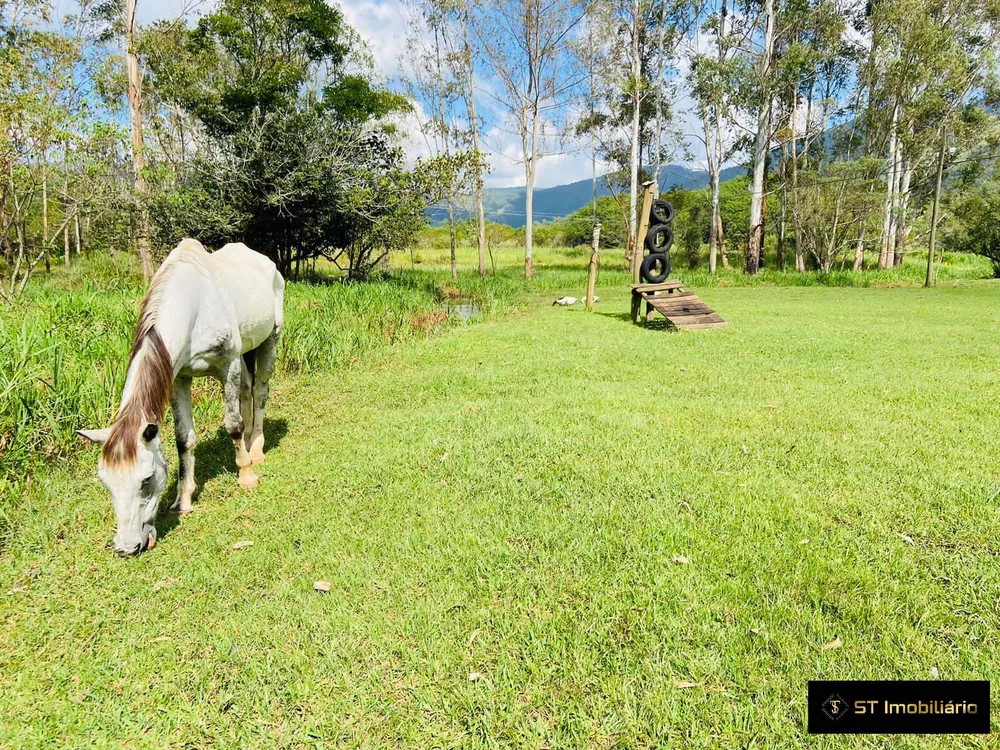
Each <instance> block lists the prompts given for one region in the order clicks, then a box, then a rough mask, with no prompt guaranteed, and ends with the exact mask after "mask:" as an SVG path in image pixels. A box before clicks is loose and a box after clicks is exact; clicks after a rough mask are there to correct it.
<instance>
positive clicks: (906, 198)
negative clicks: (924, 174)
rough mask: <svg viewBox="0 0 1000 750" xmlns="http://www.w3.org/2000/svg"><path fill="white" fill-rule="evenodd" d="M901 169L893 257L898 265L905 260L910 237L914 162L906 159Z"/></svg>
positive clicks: (893, 260) (893, 261)
mask: <svg viewBox="0 0 1000 750" xmlns="http://www.w3.org/2000/svg"><path fill="white" fill-rule="evenodd" d="M900 171H901V173H902V177H901V179H900V184H899V197H898V199H897V201H896V203H897V205H898V207H899V211H898V218H897V220H896V240H895V252H894V254H893V259H892V264H893V265H894V266H898V265H900V264H901V263H902V262H903V254H904V253H905V252H906V241H907V239H909V237H910V217H909V210H910V180H911V178H912V177H913V162H911V161H910V160H909V159H906V160H905V161H904V162H903V166H902V169H901V170H900Z"/></svg>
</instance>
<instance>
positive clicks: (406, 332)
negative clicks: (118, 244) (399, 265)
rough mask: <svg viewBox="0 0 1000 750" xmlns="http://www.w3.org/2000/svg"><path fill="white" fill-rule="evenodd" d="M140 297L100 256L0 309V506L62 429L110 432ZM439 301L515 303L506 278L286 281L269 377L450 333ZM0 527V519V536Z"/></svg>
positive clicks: (57, 444)
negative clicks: (274, 371)
mask: <svg viewBox="0 0 1000 750" xmlns="http://www.w3.org/2000/svg"><path fill="white" fill-rule="evenodd" d="M144 289H145V285H144V284H143V282H142V280H141V278H139V277H138V276H137V275H136V273H135V269H134V261H133V260H132V259H131V258H127V257H125V256H118V257H117V258H107V257H102V258H97V259H95V260H93V261H80V262H77V263H76V264H75V265H74V266H72V267H71V268H70V269H63V268H61V267H57V268H56V272H55V273H53V274H52V275H51V276H50V277H46V276H44V275H39V276H38V277H37V278H36V279H35V280H34V281H33V283H32V284H31V286H30V287H29V292H28V294H27V296H26V298H25V299H24V300H23V301H22V302H21V303H20V304H18V305H17V306H15V307H13V308H6V307H0V353H2V354H0V498H3V497H11V496H12V495H13V494H15V493H16V491H17V490H18V488H19V486H20V485H21V484H22V483H23V482H24V481H25V479H26V478H27V477H28V476H30V474H31V472H32V471H33V470H35V469H37V468H38V467H40V466H42V465H44V464H46V463H51V462H53V461H55V462H58V461H60V460H63V459H65V458H66V457H67V456H68V455H70V454H71V452H72V450H73V449H74V446H75V445H76V444H77V443H76V439H75V438H74V435H73V433H74V430H76V429H78V428H80V427H84V426H95V425H104V424H107V423H108V422H110V420H111V418H112V417H113V416H114V413H115V411H116V409H117V406H118V400H119V398H120V394H121V389H122V385H123V382H124V378H125V369H126V366H127V360H128V352H129V347H130V339H131V334H132V327H133V325H134V323H135V315H136V311H137V309H138V306H139V302H140V301H141V299H142V295H143V293H144ZM449 295H450V296H457V297H462V298H463V299H467V300H469V301H470V302H471V303H473V304H474V305H476V307H477V308H478V309H479V311H480V315H481V316H482V317H488V316H489V315H491V314H494V313H497V312H501V311H505V310H508V309H510V308H512V307H513V306H515V305H517V304H519V303H520V302H521V301H522V299H523V297H522V288H521V285H519V284H517V283H511V282H510V281H509V280H508V279H506V278H501V279H488V280H485V281H483V280H480V279H479V278H478V277H475V278H473V277H471V276H468V277H463V278H462V279H460V280H459V281H457V282H455V283H449V284H448V285H447V287H445V286H442V285H440V284H438V282H437V281H436V280H435V279H434V278H431V277H429V276H427V275H425V276H422V277H421V276H419V275H412V274H410V275H406V274H397V275H393V276H389V277H385V278H382V279H378V280H373V281H370V282H366V283H359V284H341V283H336V282H333V281H332V280H330V279H324V278H320V279H319V280H318V281H315V282H310V283H299V282H292V283H290V284H289V285H288V290H287V298H286V319H287V325H286V329H285V336H284V338H283V341H282V346H281V355H280V358H279V364H278V368H279V374H280V375H286V374H292V373H296V374H299V373H315V372H320V371H334V370H338V369H340V368H342V367H344V366H345V365H350V364H353V363H356V362H358V361H361V360H363V359H366V358H369V357H377V356H380V355H381V353H383V352H384V351H386V350H387V349H388V348H389V347H391V346H393V345H395V344H398V343H400V342H403V341H407V340H410V339H412V338H419V337H422V336H426V335H428V334H429V333H433V332H435V331H438V330H440V329H441V328H443V327H446V326H448V325H454V324H455V322H456V321H455V320H454V319H449V318H448V316H447V315H446V313H445V310H444V309H443V308H442V303H443V302H444V301H445V299H446V297H448V296H449ZM198 388H199V389H200V390H201V391H202V392H204V391H205V390H206V389H213V388H214V386H213V385H211V384H206V383H204V382H200V383H199V386H198ZM3 513H4V502H3V501H2V500H0V519H2V517H3ZM2 527H3V522H2V520H0V537H2Z"/></svg>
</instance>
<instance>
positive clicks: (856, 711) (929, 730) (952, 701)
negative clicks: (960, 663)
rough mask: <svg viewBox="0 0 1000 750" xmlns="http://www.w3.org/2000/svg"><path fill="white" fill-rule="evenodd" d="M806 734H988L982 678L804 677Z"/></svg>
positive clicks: (987, 691)
mask: <svg viewBox="0 0 1000 750" xmlns="http://www.w3.org/2000/svg"><path fill="white" fill-rule="evenodd" d="M808 706H809V713H808V722H809V723H808V727H809V734H989V733H990V683H989V681H988V680H906V681H904V680H900V681H892V680H810V681H809V702H808Z"/></svg>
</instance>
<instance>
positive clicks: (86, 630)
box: [0, 256, 1000, 748]
mask: <svg viewBox="0 0 1000 750" xmlns="http://www.w3.org/2000/svg"><path fill="white" fill-rule="evenodd" d="M574 257H575V256H574ZM567 258H569V259H568V260H566V261H565V262H562V260H560V258H555V259H552V260H551V262H550V267H549V268H548V269H546V267H545V265H546V264H545V260H544V258H541V259H540V261H541V263H540V266H541V268H540V269H539V275H540V280H539V282H538V284H537V286H536V291H535V293H534V295H533V296H532V297H531V302H530V303H529V304H527V305H525V306H522V307H520V308H519V309H517V310H515V311H514V312H513V313H512V314H496V315H487V316H486V319H485V320H482V321H480V322H477V323H475V324H472V325H461V326H459V325H455V326H451V327H448V328H446V329H444V330H442V331H440V333H439V335H434V336H414V337H409V338H407V339H406V340H404V341H401V342H399V343H397V344H394V345H393V346H392V347H390V348H388V349H385V350H382V351H380V352H379V353H378V354H377V355H375V356H371V357H366V358H359V359H357V361H351V362H350V363H348V365H349V366H338V367H337V368H336V369H327V370H321V371H317V372H313V373H308V372H285V373H284V375H281V376H279V377H277V378H276V381H275V384H274V388H273V390H272V400H271V402H270V406H269V423H268V430H267V431H269V433H270V434H269V439H270V443H269V447H268V460H267V463H266V464H264V466H262V467H261V471H260V475H261V485H260V487H259V488H258V489H257V490H256V491H254V492H253V493H252V494H247V493H244V492H241V491H239V490H238V489H237V487H236V478H235V473H234V470H233V466H232V463H233V459H232V451H231V446H229V445H227V443H228V439H227V438H226V437H225V435H224V434H223V433H222V432H221V431H220V429H219V425H220V421H219V420H220V416H219V415H220V411H221V409H220V405H219V403H218V401H219V398H218V395H217V393H216V392H215V391H214V390H212V389H205V391H204V392H203V393H202V396H201V399H202V404H201V407H200V411H199V414H200V416H199V420H200V421H199V422H198V425H197V426H198V429H199V436H200V440H201V442H200V444H199V447H198V448H197V451H196V455H197V460H198V468H197V471H196V473H197V475H198V479H199V483H200V484H201V489H200V492H199V494H198V495H197V496H196V512H195V513H193V514H192V515H191V516H189V517H187V518H184V519H180V520H179V519H177V518H176V517H174V516H170V515H164V516H163V517H162V518H161V520H160V528H159V531H160V535H159V536H160V541H159V544H158V546H157V548H156V549H155V550H154V551H153V552H152V553H149V554H146V555H143V556H142V557H140V558H138V559H135V560H122V559H119V558H117V557H116V556H114V555H113V554H112V553H111V552H110V551H109V541H110V537H111V534H112V527H113V514H112V510H111V504H110V502H109V500H108V498H107V497H106V493H105V491H104V489H103V487H102V486H101V485H100V484H99V483H98V482H97V480H96V478H94V476H93V468H94V464H95V462H96V458H97V452H96V450H94V449H92V448H83V447H81V448H80V449H79V450H80V453H81V454H83V455H82V465H78V464H77V463H76V462H75V461H61V462H55V463H51V464H49V465H47V466H46V468H44V469H41V470H38V471H36V472H35V475H34V476H33V481H32V482H31V483H30V485H29V486H28V487H27V488H26V489H25V490H24V494H23V496H22V497H20V499H19V501H18V503H17V504H16V505H14V506H13V509H12V510H11V512H10V516H11V523H12V527H13V529H14V531H13V532H12V534H11V535H10V538H9V541H8V544H7V546H6V549H5V550H4V551H3V552H2V553H0V596H2V597H3V600H2V601H3V604H2V609H0V623H2V629H0V747H7V746H9V747H12V748H15V747H16V748H20V747H35V746H38V747H40V746H46V747H49V746H53V745H55V746H66V747H74V748H77V747H90V746H93V747H106V746H121V745H127V746H128V747H136V748H137V747H164V746H167V745H169V746H173V747H189V746H194V747H251V746H253V747H272V746H277V747H320V746H327V747H329V746H359V747H392V746H400V745H406V746H414V747H451V746H474V747H478V746H485V747H510V746H515V747H539V748H541V747H550V748H562V747H676V748H748V747H753V748H772V747H773V748H786V747H787V748H791V747H800V746H804V745H807V744H808V745H809V746H810V747H830V748H834V747H838V748H839V747H846V746H850V747H892V748H897V747H902V748H912V747H928V748H930V747H935V748H936V747H984V748H985V747H992V746H993V744H992V741H991V740H990V739H989V738H987V737H930V738H928V737H896V738H892V737H888V738H887V737H867V738H854V739H851V740H837V739H836V738H832V739H831V738H826V739H824V738H816V737H809V736H808V735H807V734H806V732H805V725H804V717H805V698H806V681H807V680H808V679H816V678H828V679H904V678H905V679H929V678H930V677H931V674H932V669H933V670H936V673H937V674H938V675H939V676H940V677H941V678H948V679H965V678H969V679H971V678H979V679H991V678H998V677H1000V675H998V674H997V672H998V665H1000V657H998V647H1000V642H998V641H1000V636H998V632H1000V631H998V625H1000V565H998V555H1000V543H998V539H1000V514H998V513H997V510H996V509H997V506H998V503H1000V500H998V496H997V494H996V493H997V491H998V489H1000V468H998V467H1000V441H998V439H997V437H996V426H997V424H998V423H1000V399H998V390H1000V389H998V377H997V362H998V359H1000V336H998V333H997V332H998V331H1000V306H998V305H997V304H996V300H997V294H998V292H1000V284H998V283H997V282H992V281H960V282H949V283H948V284H947V285H945V286H942V287H939V288H936V289H933V290H923V289H919V288H833V287H826V286H809V287H787V286H763V287H756V288H755V287H723V286H717V287H704V288H699V289H697V291H698V293H699V295H700V296H702V298H703V299H704V300H705V301H706V302H708V303H709V304H711V305H712V306H713V307H715V309H716V310H718V311H719V312H720V313H721V314H722V315H723V317H725V318H726V319H727V320H729V321H731V322H732V327H731V328H728V329H721V330H711V331H701V332H680V333H671V332H667V331H665V330H662V329H646V328H641V327H637V326H634V325H632V324H631V323H630V322H629V321H628V319H627V318H628V316H627V312H628V299H627V296H626V294H627V290H626V289H625V287H624V283H623V282H624V280H625V276H624V274H621V273H608V274H605V275H603V276H602V280H603V281H604V282H605V285H604V286H603V287H602V288H600V289H599V294H600V295H601V301H600V302H599V303H598V305H597V310H596V312H595V313H593V314H588V313H586V312H585V311H583V310H582V309H581V308H580V306H579V304H578V305H577V306H575V307H572V308H559V307H552V306H550V305H549V304H548V303H549V302H550V301H551V299H553V298H554V296H557V294H561V293H571V294H575V295H577V296H579V294H580V291H581V289H582V279H583V272H582V264H581V263H580V262H574V261H573V257H570V256H567ZM417 268H418V270H416V271H411V272H407V273H408V274H409V276H411V277H412V276H413V275H415V274H416V275H419V274H421V273H426V274H428V276H433V277H434V278H436V279H437V278H440V277H442V275H443V272H442V271H441V270H440V268H437V269H434V270H431V271H420V270H419V268H420V267H419V266H418V267H417ZM547 273H548V274H549V275H546V274H547ZM678 275H679V276H680V277H681V278H684V272H683V271H680V272H679V274H678ZM445 283H446V282H445ZM612 283H613V285H612ZM541 290H544V291H541ZM528 291H530V290H528ZM526 293H527V292H526ZM306 307H308V305H306ZM303 309H305V308H303ZM167 434H170V431H169V430H167ZM168 458H169V460H170V463H171V467H172V468H175V467H176V455H175V454H174V453H173V450H172V448H171V449H170V450H169V451H168ZM168 492H171V493H172V492H173V488H172V487H171V488H170V489H169V490H168ZM244 540H247V541H252V542H253V545H252V546H248V547H244V548H242V549H233V545H234V544H235V543H236V542H239V541H244ZM320 580H323V581H328V582H329V583H330V591H329V593H326V594H323V593H319V592H317V591H315V590H314V589H313V584H314V582H316V581H320ZM8 591H9V592H11V593H8ZM838 643H839V648H824V646H827V645H829V644H838ZM679 685H680V686H679ZM995 711H996V706H994V713H995ZM994 728H995V729H1000V726H998V723H997V721H996V720H994Z"/></svg>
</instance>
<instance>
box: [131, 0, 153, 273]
mask: <svg viewBox="0 0 1000 750" xmlns="http://www.w3.org/2000/svg"><path fill="white" fill-rule="evenodd" d="M136 1H137V0H125V67H126V69H127V72H128V103H129V115H130V121H131V128H132V171H133V172H134V173H135V175H134V177H135V183H134V184H135V198H136V201H137V202H138V204H139V206H138V208H139V225H138V227H137V231H136V249H137V250H138V253H139V263H140V265H141V266H142V275H143V277H144V278H145V279H147V280H148V279H151V278H152V277H153V273H154V271H155V269H154V268H153V253H152V251H151V249H150V246H149V214H148V213H147V211H146V203H147V201H148V198H149V186H148V185H147V184H146V176H145V174H144V170H145V168H146V155H145V150H144V146H143V136H142V71H141V70H140V69H139V54H138V51H137V49H136V39H135V26H136V15H135V11H136Z"/></svg>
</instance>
